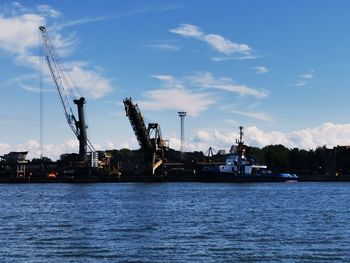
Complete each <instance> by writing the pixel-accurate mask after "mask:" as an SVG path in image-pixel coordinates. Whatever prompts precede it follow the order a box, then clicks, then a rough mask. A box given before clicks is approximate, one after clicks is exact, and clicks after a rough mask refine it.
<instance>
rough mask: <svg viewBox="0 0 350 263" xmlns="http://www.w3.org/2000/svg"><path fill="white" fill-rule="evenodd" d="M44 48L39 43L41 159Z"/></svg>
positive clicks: (42, 152) (41, 146)
mask: <svg viewBox="0 0 350 263" xmlns="http://www.w3.org/2000/svg"><path fill="white" fill-rule="evenodd" d="M40 40H41V34H40V33H39V43H40ZM43 62H44V49H43V47H42V45H39V78H40V79H39V85H40V92H39V93H40V159H42V158H43V154H44V80H43V78H44V76H43V75H44V72H43V70H44V67H43Z"/></svg>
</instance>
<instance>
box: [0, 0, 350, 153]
mask: <svg viewBox="0 0 350 263" xmlns="http://www.w3.org/2000/svg"><path fill="white" fill-rule="evenodd" d="M348 10H350V2H349V1H345V0H337V1H330V0H329V1H326V0H321V1H319V0H317V1H316V0H309V1H301V0H295V1H286V0H282V1H280V0H265V1H259V0H255V1H254V0H242V1H240V0H227V1H226V0H217V1H209V0H192V1H181V0H180V1H176V0H172V1H165V0H159V1H156V0H154V1H151V0H147V1H132V0H130V1H91V0H90V1H89V0H86V1H68V0H60V1H41V2H39V1H31V0H26V1H23V2H10V1H9V2H7V1H5V2H4V1H1V3H0V32H1V34H0V69H1V70H0V92H1V96H0V109H1V112H0V126H1V129H0V154H5V153H8V152H9V151H24V150H28V151H29V156H28V157H30V158H33V157H39V156H40V152H41V150H40V128H39V127H40V103H39V102H40V93H39V88H40V67H39V64H40V63H39V61H40V59H39V57H40V52H41V51H40V50H41V48H42V42H41V36H40V31H39V29H38V27H39V26H41V25H43V26H45V27H46V28H47V32H48V34H49V35H50V38H51V39H52V44H53V46H54V48H55V50H56V52H57V53H58V54H59V56H60V58H61V62H62V67H63V69H64V71H65V73H66V74H67V75H68V76H69V78H70V80H71V82H72V84H71V86H69V87H68V89H69V92H73V91H74V90H75V89H76V88H77V89H78V90H79V92H78V93H76V94H75V95H76V96H77V98H78V97H79V96H84V97H85V98H86V100H87V104H86V108H85V109H86V118H87V123H88V137H89V139H90V141H91V142H92V143H93V144H94V145H95V148H96V149H99V150H109V149H121V148H130V149H137V148H138V144H137V140H136V138H135V136H134V133H133V131H132V128H131V125H130V123H129V120H128V118H127V117H126V115H125V110H124V107H123V99H125V98H127V97H131V98H132V99H133V101H134V102H136V103H137V104H138V106H139V108H140V110H141V112H142V114H143V115H144V118H145V119H146V120H147V121H149V122H157V123H159V124H160V126H161V129H162V134H163V137H164V139H167V140H169V145H170V147H171V148H174V149H179V148H180V118H179V116H178V114H177V112H178V111H186V112H187V115H186V117H185V142H186V145H185V149H186V150H187V151H204V152H205V151H206V150H207V149H208V148H209V147H213V148H214V149H217V150H219V149H225V150H228V149H229V148H230V146H231V145H232V144H234V143H235V140H236V139H237V138H238V131H239V130H238V127H239V126H240V125H242V126H244V127H245V130H244V131H245V137H244V139H245V142H246V144H248V145H251V146H256V147H264V146H266V145H269V144H283V145H285V146H286V147H288V148H295V147H297V148H303V149H314V148H316V147H318V146H323V145H326V146H327V147H333V146H336V145H350V114H349V113H350V107H349V103H348V98H350V89H349V87H350V52H349V49H350V26H349V25H350V16H349V15H348ZM43 89H44V111H43V114H44V118H43V119H44V122H43V125H44V136H43V144H44V149H43V155H45V156H48V157H50V158H52V159H57V158H58V157H59V156H60V154H62V153H66V152H77V151H78V141H77V140H76V138H75V136H74V134H73V133H72V131H71V130H70V128H69V126H68V124H67V123H66V120H65V117H64V113H63V109H62V106H61V104H60V101H59V96H58V93H57V91H56V88H55V86H54V84H53V81H52V79H51V76H50V74H49V71H48V68H47V65H46V64H44V71H43ZM73 106H74V104H73ZM74 110H76V109H75V108H74Z"/></svg>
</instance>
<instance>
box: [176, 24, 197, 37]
mask: <svg viewBox="0 0 350 263" xmlns="http://www.w3.org/2000/svg"><path fill="white" fill-rule="evenodd" d="M169 31H170V32H171V33H175V34H179V35H181V36H184V37H201V36H203V35H204V34H203V32H202V31H201V30H200V28H199V27H197V26H194V25H190V24H181V26H179V27H177V28H174V29H170V30H169Z"/></svg>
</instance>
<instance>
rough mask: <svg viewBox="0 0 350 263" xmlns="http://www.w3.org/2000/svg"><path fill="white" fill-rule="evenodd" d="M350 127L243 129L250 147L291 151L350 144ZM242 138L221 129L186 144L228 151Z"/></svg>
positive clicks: (339, 125) (325, 125)
mask: <svg viewBox="0 0 350 263" xmlns="http://www.w3.org/2000/svg"><path fill="white" fill-rule="evenodd" d="M349 134H350V124H334V123H324V124H322V125H320V126H318V127H314V128H307V129H302V130H297V131H291V132H286V133H284V132H277V131H271V132H265V131H263V130H260V129H259V128H257V127H256V126H251V127H247V128H246V129H245V130H244V135H245V136H244V141H245V143H246V144H247V145H251V146H255V147H264V146H267V145H276V144H282V145H284V146H286V147H288V148H300V149H306V150H308V149H315V148H317V147H319V146H323V145H326V146H327V147H329V148H331V147H334V146H337V145H350V137H349ZM237 138H239V134H238V132H232V131H220V130H211V131H205V130H199V131H197V132H196V133H195V134H194V135H193V136H192V137H191V139H190V140H189V142H188V143H187V145H188V148H190V149H195V150H203V151H205V150H206V149H208V148H209V147H210V146H211V147H213V148H215V149H229V148H230V146H231V145H232V144H234V143H235V140H236V139H237Z"/></svg>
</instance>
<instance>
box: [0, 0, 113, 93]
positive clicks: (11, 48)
mask: <svg viewBox="0 0 350 263" xmlns="http://www.w3.org/2000/svg"><path fill="white" fill-rule="evenodd" d="M12 6H13V8H14V9H15V12H11V13H10V14H8V13H3V14H1V13H0V32H1V34H0V49H1V50H3V51H5V52H6V53H7V54H10V55H11V56H12V57H13V59H14V62H16V64H20V65H23V66H26V67H31V68H32V69H34V70H38V69H39V57H38V56H37V55H34V54H35V53H37V46H38V45H40V44H41V43H39V29H38V27H39V26H41V25H46V24H47V23H49V22H51V20H50V19H52V18H57V17H59V16H61V13H60V12H59V11H58V10H55V9H53V8H51V7H50V6H48V5H38V6H36V8H26V7H24V6H23V5H21V4H19V3H14V4H13V5H12ZM52 33H53V34H50V36H51V41H52V45H53V46H54V48H55V49H56V51H57V53H58V54H59V55H60V56H68V55H70V54H71V53H72V52H73V50H74V48H75V42H76V39H75V37H74V35H73V34H70V35H68V36H63V35H62V33H61V32H60V31H59V30H53V31H52ZM45 68H46V67H45ZM63 68H64V71H65V73H66V74H67V75H68V76H69V77H70V79H71V80H72V82H74V83H75V85H71V87H72V86H78V87H79V89H80V90H81V91H82V93H83V94H84V96H85V95H86V96H87V97H90V98H100V97H103V96H104V95H105V94H107V93H108V92H110V91H112V89H113V88H112V85H111V80H110V79H107V78H105V77H104V76H102V71H101V70H96V67H93V68H92V67H89V63H87V62H82V61H71V62H70V63H66V64H64V65H63ZM44 74H45V76H46V77H48V76H49V73H48V71H47V69H46V70H45V71H44ZM47 79H48V78H45V80H47ZM18 80H19V79H17V80H14V81H17V82H18ZM50 81H51V80H50ZM18 84H19V85H20V86H21V87H22V88H24V89H25V90H27V91H31V92H37V89H35V88H33V87H32V86H33V85H31V84H30V79H25V78H22V79H21V81H20V82H18Z"/></svg>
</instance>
